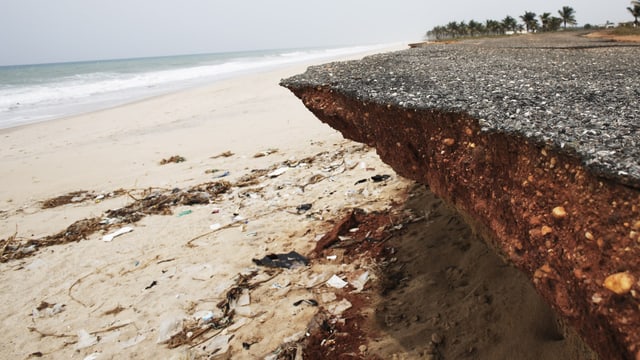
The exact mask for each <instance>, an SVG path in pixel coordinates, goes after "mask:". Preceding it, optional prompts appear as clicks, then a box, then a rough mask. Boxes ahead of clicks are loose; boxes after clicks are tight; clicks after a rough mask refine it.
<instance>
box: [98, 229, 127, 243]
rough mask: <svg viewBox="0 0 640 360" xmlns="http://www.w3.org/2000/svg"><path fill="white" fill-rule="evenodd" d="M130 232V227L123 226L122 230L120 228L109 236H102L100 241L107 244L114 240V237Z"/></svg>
mask: <svg viewBox="0 0 640 360" xmlns="http://www.w3.org/2000/svg"><path fill="white" fill-rule="evenodd" d="M132 231H133V228H132V227H130V226H125V227H123V228H121V229H119V230H116V231H114V232H112V233H111V234H107V235H105V236H103V237H102V241H107V242H108V241H111V240H113V239H114V238H116V237H118V236H120V235H122V234H126V233H128V232H132Z"/></svg>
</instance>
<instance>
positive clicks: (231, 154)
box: [211, 150, 235, 159]
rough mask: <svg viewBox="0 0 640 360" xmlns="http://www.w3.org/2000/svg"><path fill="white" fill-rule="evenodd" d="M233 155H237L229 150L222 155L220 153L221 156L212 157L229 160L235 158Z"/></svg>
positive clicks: (213, 157)
mask: <svg viewBox="0 0 640 360" xmlns="http://www.w3.org/2000/svg"><path fill="white" fill-rule="evenodd" d="M233 155H235V154H234V153H232V152H231V151H229V150H227V151H225V152H221V153H220V154H218V155H215V156H212V157H211V159H217V158H221V157H225V158H228V157H231V156H233Z"/></svg>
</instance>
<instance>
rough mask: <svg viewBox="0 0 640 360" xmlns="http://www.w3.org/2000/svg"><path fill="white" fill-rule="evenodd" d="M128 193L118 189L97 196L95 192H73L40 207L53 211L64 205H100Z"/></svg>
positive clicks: (46, 202) (43, 203) (46, 201)
mask: <svg viewBox="0 0 640 360" xmlns="http://www.w3.org/2000/svg"><path fill="white" fill-rule="evenodd" d="M126 193H127V192H126V191H125V190H124V189H118V190H115V191H112V192H110V193H107V194H96V193H94V192H90V191H85V190H79V191H72V192H70V193H68V194H65V195H60V196H56V197H53V198H51V199H47V200H45V201H43V202H42V204H41V205H40V207H41V208H42V209H51V208H55V207H58V206H62V205H67V204H76V203H82V202H85V201H89V200H93V201H94V202H96V203H98V202H101V201H103V200H104V199H107V198H113V197H118V196H121V195H124V194H126Z"/></svg>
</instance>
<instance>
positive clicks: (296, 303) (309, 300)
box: [293, 299, 318, 306]
mask: <svg viewBox="0 0 640 360" xmlns="http://www.w3.org/2000/svg"><path fill="white" fill-rule="evenodd" d="M302 303H305V304H309V305H311V306H318V302H317V301H316V300H313V299H302V300H298V301H296V302H294V303H293V306H300V304H302Z"/></svg>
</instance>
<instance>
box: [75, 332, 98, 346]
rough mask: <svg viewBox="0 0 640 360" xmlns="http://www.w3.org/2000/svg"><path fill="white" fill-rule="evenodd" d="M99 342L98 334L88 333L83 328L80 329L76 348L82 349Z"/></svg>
mask: <svg viewBox="0 0 640 360" xmlns="http://www.w3.org/2000/svg"><path fill="white" fill-rule="evenodd" d="M97 343H98V336H96V335H93V334H90V333H88V332H87V331H86V330H84V329H82V330H79V331H78V341H77V342H76V346H75V348H76V350H82V349H85V348H88V347H91V346H93V345H95V344H97Z"/></svg>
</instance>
